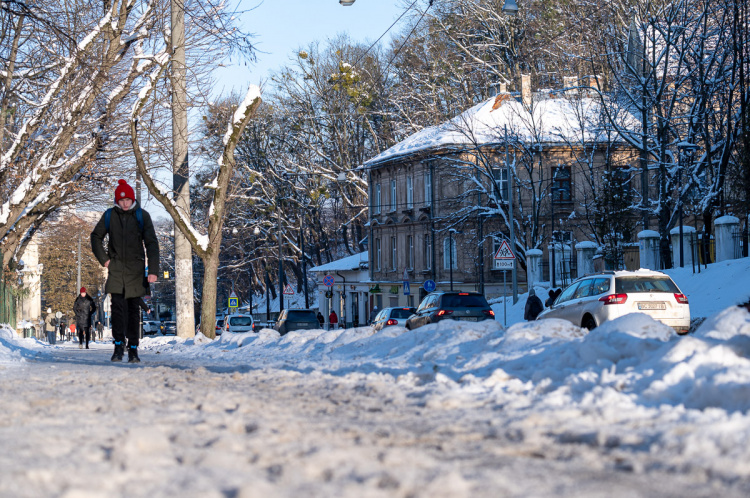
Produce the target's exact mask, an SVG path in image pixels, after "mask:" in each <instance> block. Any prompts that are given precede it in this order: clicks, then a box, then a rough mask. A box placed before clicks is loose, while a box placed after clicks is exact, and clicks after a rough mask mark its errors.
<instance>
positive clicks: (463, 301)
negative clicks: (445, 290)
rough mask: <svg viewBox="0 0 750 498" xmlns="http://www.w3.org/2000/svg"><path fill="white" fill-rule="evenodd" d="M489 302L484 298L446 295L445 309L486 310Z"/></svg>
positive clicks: (444, 299)
mask: <svg viewBox="0 0 750 498" xmlns="http://www.w3.org/2000/svg"><path fill="white" fill-rule="evenodd" d="M488 306H489V304H487V300H486V299H485V298H484V297H482V296H477V295H472V294H470V295H468V296H456V295H453V294H446V295H444V296H443V303H442V307H443V308H486V307H488Z"/></svg>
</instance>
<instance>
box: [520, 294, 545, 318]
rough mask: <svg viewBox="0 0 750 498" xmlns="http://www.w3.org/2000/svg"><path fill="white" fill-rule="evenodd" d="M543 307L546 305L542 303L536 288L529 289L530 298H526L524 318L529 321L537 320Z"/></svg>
mask: <svg viewBox="0 0 750 498" xmlns="http://www.w3.org/2000/svg"><path fill="white" fill-rule="evenodd" d="M543 309H544V306H543V305H542V300H541V299H539V298H538V297H537V295H536V292H535V291H534V289H529V298H528V299H527V300H526V308H525V309H524V312H523V319H524V320H528V321H532V320H536V317H538V316H539V313H541V312H542V310H543Z"/></svg>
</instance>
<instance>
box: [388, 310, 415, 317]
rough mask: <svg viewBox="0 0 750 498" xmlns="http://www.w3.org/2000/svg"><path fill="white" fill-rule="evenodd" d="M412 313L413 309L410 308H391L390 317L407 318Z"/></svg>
mask: <svg viewBox="0 0 750 498" xmlns="http://www.w3.org/2000/svg"><path fill="white" fill-rule="evenodd" d="M413 314H414V310H413V309H411V308H406V309H403V308H396V309H394V310H391V318H409V317H410V316H412V315H413Z"/></svg>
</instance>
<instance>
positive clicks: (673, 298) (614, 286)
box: [537, 269, 690, 334]
mask: <svg viewBox="0 0 750 498" xmlns="http://www.w3.org/2000/svg"><path fill="white" fill-rule="evenodd" d="M628 313H645V314H647V315H649V316H651V317H652V318H654V319H655V320H658V321H660V322H662V323H664V324H666V325H669V326H670V327H672V328H673V329H675V331H676V332H677V333H678V334H686V333H687V332H688V330H689V329H690V305H689V304H688V298H687V296H685V294H683V293H682V291H681V290H680V289H679V288H678V287H677V284H675V283H674V281H673V280H672V279H671V278H669V275H667V274H665V273H662V272H659V271H652V270H644V269H641V270H638V271H615V272H603V273H598V274H593V275H586V276H585V277H582V278H579V279H578V280H576V281H574V282H573V283H572V284H570V286H569V287H567V288H566V289H565V290H564V291H563V292H562V293H561V294H560V295H559V296H558V297H557V299H555V302H554V303H553V304H552V306H550V308H549V309H546V310H544V311H543V312H542V313H541V314H540V315H539V317H538V318H537V319H538V320H542V319H545V318H562V319H564V320H568V321H570V322H573V323H574V324H576V325H579V326H581V327H585V328H587V329H589V330H591V329H593V328H595V327H597V326H599V325H601V324H602V323H604V322H606V321H608V320H613V319H615V318H617V317H620V316H623V315H627V314H628Z"/></svg>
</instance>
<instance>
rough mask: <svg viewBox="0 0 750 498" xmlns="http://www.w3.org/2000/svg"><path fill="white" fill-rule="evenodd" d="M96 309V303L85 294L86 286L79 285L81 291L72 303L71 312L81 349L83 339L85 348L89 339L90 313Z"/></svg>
mask: <svg viewBox="0 0 750 498" xmlns="http://www.w3.org/2000/svg"><path fill="white" fill-rule="evenodd" d="M95 311H96V303H95V302H94V300H93V299H91V296H89V295H88V294H86V287H81V293H80V294H79V295H78V297H77V298H76V300H75V302H74V303H73V314H74V315H75V317H76V330H77V331H78V349H83V339H84V337H85V339H86V349H89V341H90V340H91V315H93V314H94V312H95Z"/></svg>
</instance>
